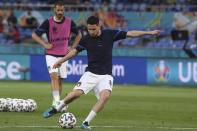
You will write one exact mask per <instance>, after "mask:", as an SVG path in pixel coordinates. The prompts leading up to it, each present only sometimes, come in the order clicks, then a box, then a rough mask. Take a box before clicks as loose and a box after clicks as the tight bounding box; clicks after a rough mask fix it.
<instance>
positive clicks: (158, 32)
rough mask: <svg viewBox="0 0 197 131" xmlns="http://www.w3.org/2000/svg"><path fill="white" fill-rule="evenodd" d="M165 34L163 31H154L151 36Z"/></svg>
mask: <svg viewBox="0 0 197 131" xmlns="http://www.w3.org/2000/svg"><path fill="white" fill-rule="evenodd" d="M161 32H163V31H161V30H154V31H151V34H152V35H160V33H161Z"/></svg>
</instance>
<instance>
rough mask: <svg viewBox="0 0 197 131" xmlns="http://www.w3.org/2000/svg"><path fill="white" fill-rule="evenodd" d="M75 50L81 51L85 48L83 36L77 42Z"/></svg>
mask: <svg viewBox="0 0 197 131" xmlns="http://www.w3.org/2000/svg"><path fill="white" fill-rule="evenodd" d="M76 50H77V51H78V52H81V51H83V50H86V48H85V39H84V38H82V39H81V40H80V42H79V44H78V45H77V47H76Z"/></svg>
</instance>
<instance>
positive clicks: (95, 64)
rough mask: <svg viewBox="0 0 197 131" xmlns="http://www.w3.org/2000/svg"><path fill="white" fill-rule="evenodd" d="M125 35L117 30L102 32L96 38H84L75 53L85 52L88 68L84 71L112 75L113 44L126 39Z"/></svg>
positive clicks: (87, 36) (88, 36)
mask: <svg viewBox="0 0 197 131" xmlns="http://www.w3.org/2000/svg"><path fill="white" fill-rule="evenodd" d="M126 33H127V32H124V31H119V30H102V31H101V35H100V36H98V37H91V36H90V35H89V34H88V35H86V36H84V37H83V38H82V39H81V41H80V42H79V44H78V46H77V48H76V49H77V51H78V52H81V51H82V50H87V55H88V67H87V68H86V71H90V72H92V73H95V74H99V75H105V74H109V75H111V74H112V48H113V42H114V41H116V40H120V39H125V38H126Z"/></svg>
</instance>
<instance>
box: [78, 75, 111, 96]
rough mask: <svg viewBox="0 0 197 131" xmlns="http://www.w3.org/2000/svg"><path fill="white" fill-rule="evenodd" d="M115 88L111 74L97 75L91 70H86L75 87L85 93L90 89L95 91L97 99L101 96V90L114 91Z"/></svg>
mask: <svg viewBox="0 0 197 131" xmlns="http://www.w3.org/2000/svg"><path fill="white" fill-rule="evenodd" d="M112 88H113V77H112V76H111V75H97V74H94V73H91V72H85V73H84V74H83V76H82V77H81V79H80V80H79V82H78V83H77V85H76V86H75V87H74V90H75V89H81V90H83V92H84V93H85V94H87V93H88V92H90V91H94V94H95V96H96V97H97V99H99V98H100V92H101V91H103V90H105V89H107V90H110V91H112Z"/></svg>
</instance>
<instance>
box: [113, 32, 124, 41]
mask: <svg viewBox="0 0 197 131" xmlns="http://www.w3.org/2000/svg"><path fill="white" fill-rule="evenodd" d="M112 34H113V41H117V40H121V39H125V38H126V35H127V32H125V31H120V30H112Z"/></svg>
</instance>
